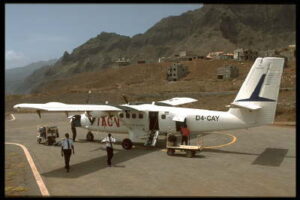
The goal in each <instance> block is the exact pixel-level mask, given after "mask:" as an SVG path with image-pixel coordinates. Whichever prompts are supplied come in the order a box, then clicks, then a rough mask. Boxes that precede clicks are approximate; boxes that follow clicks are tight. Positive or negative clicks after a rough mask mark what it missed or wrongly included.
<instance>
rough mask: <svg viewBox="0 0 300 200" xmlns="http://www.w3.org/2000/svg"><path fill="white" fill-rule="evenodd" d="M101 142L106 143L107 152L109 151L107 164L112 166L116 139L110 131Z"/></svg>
mask: <svg viewBox="0 0 300 200" xmlns="http://www.w3.org/2000/svg"><path fill="white" fill-rule="evenodd" d="M101 142H105V143H106V152H107V165H108V166H109V167H111V159H112V157H113V156H114V149H113V145H112V143H113V142H116V139H115V138H113V137H112V136H111V134H110V133H108V136H107V137H105V138H104V139H103V140H102V141H101Z"/></svg>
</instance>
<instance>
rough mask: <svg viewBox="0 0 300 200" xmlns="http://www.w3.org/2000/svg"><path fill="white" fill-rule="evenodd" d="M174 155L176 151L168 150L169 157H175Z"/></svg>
mask: <svg viewBox="0 0 300 200" xmlns="http://www.w3.org/2000/svg"><path fill="white" fill-rule="evenodd" d="M174 153H175V149H168V150H167V154H168V155H169V156H173V155H174Z"/></svg>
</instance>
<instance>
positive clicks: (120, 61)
mask: <svg viewBox="0 0 300 200" xmlns="http://www.w3.org/2000/svg"><path fill="white" fill-rule="evenodd" d="M115 64H116V65H117V66H119V67H120V66H126V65H129V64H130V59H129V58H124V57H123V58H118V59H117V60H116V61H115Z"/></svg>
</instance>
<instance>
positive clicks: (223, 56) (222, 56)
mask: <svg viewBox="0 0 300 200" xmlns="http://www.w3.org/2000/svg"><path fill="white" fill-rule="evenodd" d="M217 59H220V60H232V59H233V53H224V54H220V55H219V56H217Z"/></svg>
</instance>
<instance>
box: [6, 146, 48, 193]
mask: <svg viewBox="0 0 300 200" xmlns="http://www.w3.org/2000/svg"><path fill="white" fill-rule="evenodd" d="M5 144H12V145H17V146H20V147H21V148H22V149H23V151H24V153H25V156H26V158H27V161H28V163H29V165H30V167H31V170H32V172H33V175H34V178H35V180H36V183H37V184H38V186H39V189H40V191H41V193H42V195H43V196H50V194H49V192H48V189H47V187H46V185H45V183H44V181H43V179H42V177H41V175H40V173H39V171H38V170H37V168H36V166H35V164H34V162H33V159H32V157H31V155H30V153H29V151H28V150H27V148H26V147H25V146H24V145H22V144H18V143H11V142H5Z"/></svg>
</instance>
